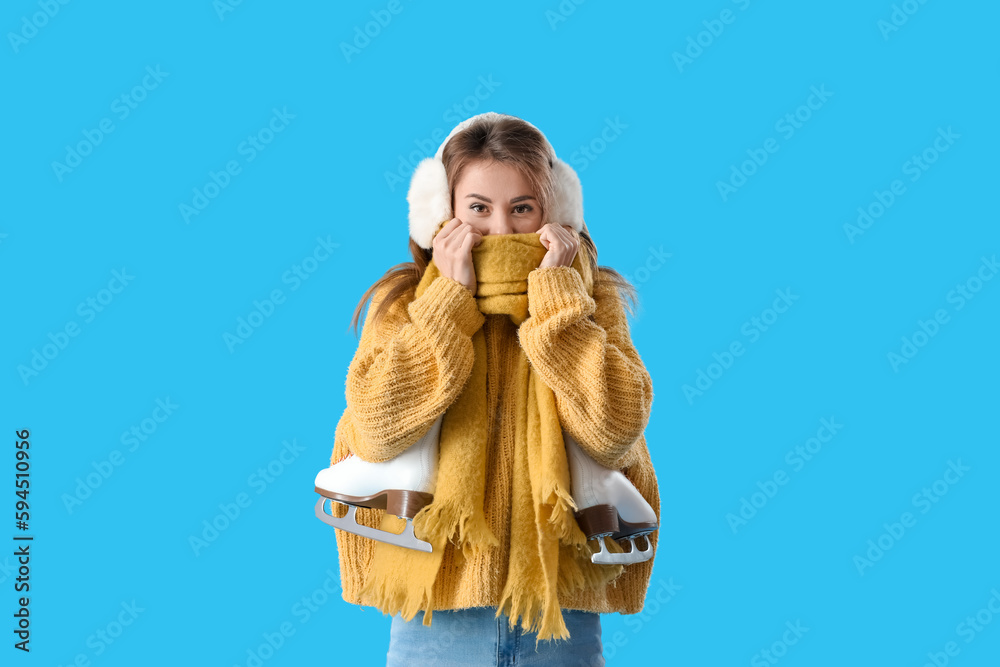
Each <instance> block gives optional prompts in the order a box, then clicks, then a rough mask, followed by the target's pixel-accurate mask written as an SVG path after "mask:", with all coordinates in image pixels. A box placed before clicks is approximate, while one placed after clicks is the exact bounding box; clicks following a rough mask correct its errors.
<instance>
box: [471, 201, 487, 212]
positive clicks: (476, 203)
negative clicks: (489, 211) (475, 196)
mask: <svg viewBox="0 0 1000 667" xmlns="http://www.w3.org/2000/svg"><path fill="white" fill-rule="evenodd" d="M477 206H480V207H482V210H481V209H479V208H476V207H477ZM469 208H471V209H472V210H473V211H475V212H476V213H484V212H485V209H486V205H485V204H480V203H479V202H474V203H472V204H469Z"/></svg>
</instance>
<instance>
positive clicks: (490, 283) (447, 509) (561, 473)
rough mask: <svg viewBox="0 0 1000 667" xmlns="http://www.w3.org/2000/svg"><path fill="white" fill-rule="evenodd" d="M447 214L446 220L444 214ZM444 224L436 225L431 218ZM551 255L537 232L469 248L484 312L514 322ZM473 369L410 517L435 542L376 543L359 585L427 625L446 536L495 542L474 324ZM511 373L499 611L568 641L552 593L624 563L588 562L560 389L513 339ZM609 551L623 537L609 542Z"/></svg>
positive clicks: (582, 255) (430, 276) (541, 635)
mask: <svg viewBox="0 0 1000 667" xmlns="http://www.w3.org/2000/svg"><path fill="white" fill-rule="evenodd" d="M442 224H444V223H442ZM438 229H439V230H440V226H439V228H438ZM545 253H546V248H545V246H543V245H542V243H541V241H540V240H539V238H538V234H534V233H528V234H501V235H487V236H484V237H483V240H482V242H481V243H480V244H479V245H478V246H476V247H474V248H473V249H472V260H473V265H474V267H475V271H476V279H477V282H478V287H477V295H476V302H477V305H478V307H479V310H480V311H481V312H482V313H483V314H484V315H489V314H506V315H509V316H510V318H511V320H512V321H513V322H514V324H516V325H518V326H520V324H521V322H523V321H524V320H525V319H527V318H528V294H527V291H528V273H529V272H530V271H532V270H533V269H535V268H537V267H538V265H539V264H540V263H541V260H542V257H544V255H545ZM572 267H573V268H574V269H576V270H577V271H579V272H580V275H581V276H582V277H583V281H584V284H585V285H586V287H587V293H588V294H591V295H593V276H592V275H591V269H590V263H589V261H588V257H587V256H586V251H585V249H584V246H583V245H581V246H580V250H579V252H578V253H577V255H576V257H575V258H574V260H573V264H572ZM440 275H441V272H440V270H439V269H438V267H437V265H436V264H435V262H434V260H433V258H432V259H431V261H430V263H429V264H428V266H427V269H426V271H425V273H424V275H423V277H422V279H421V280H420V282H419V283H418V285H417V288H416V293H415V297H419V296H420V295H421V294H423V292H424V290H426V289H427V288H428V287H429V286H430V284H431V282H432V281H433V280H434V279H435V278H437V277H438V276H440ZM472 343H473V349H474V351H475V361H474V363H473V368H472V373H471V375H470V377H469V379H468V381H467V383H466V385H465V387H464V388H463V390H462V392H461V394H459V396H458V398H457V399H456V401H455V402H454V403H453V404H452V405H451V406H450V407H449V408H448V410H447V411H446V412H445V415H444V419H443V420H442V424H441V438H440V446H439V462H438V476H437V486H436V488H435V489H434V500H433V501H432V502H431V503H430V504H429V505H427V506H426V507H424V508H423V509H422V510H420V512H418V513H417V515H416V516H415V517H414V521H413V524H414V532H415V535H416V536H417V537H418V538H420V539H424V540H427V541H428V542H430V543H431V545H432V546H433V549H434V550H433V552H431V553H425V552H420V551H416V550H413V549H405V548H402V547H399V546H396V545H392V544H387V543H384V542H376V545H375V551H374V557H373V559H372V563H371V568H370V570H369V575H368V579H367V581H366V582H365V586H364V588H363V589H362V591H361V598H362V600H364V604H370V605H371V606H374V607H377V608H378V609H380V610H381V611H382V612H383V613H387V614H393V615H394V614H397V613H400V614H401V615H402V617H403V619H404V620H407V621H409V620H411V619H412V618H413V617H414V616H415V615H416V613H417V612H418V611H419V610H420V609H423V610H424V624H425V625H430V624H431V616H432V612H433V609H434V606H435V601H434V597H433V594H432V593H433V585H434V580H435V578H436V577H437V574H438V571H439V570H440V566H441V560H442V556H443V554H444V548H445V544H446V543H447V542H448V541H449V540H450V539H452V538H453V536H455V535H456V534H457V542H456V544H457V547H459V548H461V549H462V553H463V554H464V555H465V556H466V557H467V558H470V557H472V556H474V555H475V553H476V552H477V551H478V550H480V549H489V548H495V547H497V546H498V544H499V542H498V540H497V538H496V536H495V535H494V534H493V533H492V531H491V530H490V528H489V525H488V524H487V522H486V517H485V514H484V509H483V503H484V498H485V487H486V460H487V444H488V442H489V433H488V432H487V431H488V426H487V407H486V339H485V334H484V333H483V329H482V328H480V329H479V330H478V331H476V333H475V334H474V335H473V337H472ZM519 352H520V354H519V356H518V360H517V365H516V369H517V370H516V373H515V375H514V380H513V382H514V387H515V389H514V394H515V395H514V397H513V398H514V401H515V407H514V410H515V415H516V419H517V422H516V426H515V443H514V463H513V465H514V468H513V479H514V482H513V489H512V501H511V502H512V507H511V528H510V530H511V534H510V560H509V561H508V567H507V581H506V584H505V587H504V590H503V594H502V595H501V600H500V603H499V605H498V608H497V613H496V615H497V616H500V614H501V613H507V614H508V616H509V617H510V628H511V629H513V628H514V627H515V625H516V619H517V618H518V617H520V618H521V626H522V628H523V629H524V630H526V631H531V632H537V633H538V638H537V640H536V644H537V642H538V641H541V640H543V639H553V638H557V639H567V638H569V631H568V630H567V628H566V624H565V622H564V620H563V617H562V612H561V610H560V607H559V594H560V593H562V594H566V593H570V592H572V591H575V590H578V589H581V588H587V589H595V588H600V587H603V586H606V585H607V584H608V583H609V582H611V581H613V580H614V579H615V578H616V577H617V576H618V575H619V574H621V572H622V566H621V565H596V564H594V563H591V562H590V556H591V554H592V553H593V552H594V548H593V547H592V546H591V544H589V543H588V541H587V539H586V535H584V533H583V532H582V531H581V530H580V528H579V526H578V525H577V523H576V519H575V518H574V516H573V510H574V509H577V508H576V506H575V504H574V502H573V498H572V496H571V495H570V479H569V464H568V462H567V458H566V449H565V445H564V443H563V438H562V428H561V427H560V424H559V417H558V414H557V412H556V405H555V396H554V394H553V393H552V390H551V389H550V388H549V387H548V386H546V385H545V383H544V382H543V381H542V379H541V377H540V376H539V375H538V374H537V373H536V372H535V371H534V369H533V368H532V367H531V365H530V364H529V363H528V359H527V357H526V355H525V354H524V350H522V349H520V348H519ZM404 525H405V524H404V522H403V521H402V520H401V519H399V518H398V517H395V516H393V515H389V514H386V515H384V516H383V518H382V522H381V525H380V528H381V529H382V530H389V531H391V532H399V530H400V529H401V528H402V527H403V526H404ZM608 544H609V547H610V548H611V550H612V551H617V552H620V551H621V547H619V546H618V545H617V543H615V542H614V540H608Z"/></svg>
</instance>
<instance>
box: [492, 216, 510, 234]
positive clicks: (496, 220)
mask: <svg viewBox="0 0 1000 667" xmlns="http://www.w3.org/2000/svg"><path fill="white" fill-rule="evenodd" d="M489 232H490V234H513V233H514V225H513V224H512V221H511V219H510V214H509V213H506V212H503V211H494V212H493V215H491V216H490V221H489Z"/></svg>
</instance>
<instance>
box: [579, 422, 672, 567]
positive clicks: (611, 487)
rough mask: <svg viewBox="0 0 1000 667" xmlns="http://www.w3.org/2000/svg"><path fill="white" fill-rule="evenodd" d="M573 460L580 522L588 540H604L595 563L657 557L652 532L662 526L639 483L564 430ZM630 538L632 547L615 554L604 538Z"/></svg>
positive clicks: (621, 562)
mask: <svg viewBox="0 0 1000 667" xmlns="http://www.w3.org/2000/svg"><path fill="white" fill-rule="evenodd" d="M563 441H564V442H565V443H566V454H567V458H568V459H569V472H570V483H571V485H572V491H571V493H572V495H573V500H574V501H575V502H576V505H577V507H578V508H580V509H579V510H577V512H576V513H575V514H576V521H577V523H578V524H579V525H580V529H581V530H582V531H583V532H584V533H585V534H586V535H587V539H588V540H592V539H596V540H598V542H600V545H601V550H600V552H599V553H596V554H594V555H593V556H592V557H591V559H590V560H591V561H592V562H594V563H602V564H607V565H617V564H624V565H628V564H630V563H642V562H643V561H647V560H649V559H650V558H652V557H653V544H652V543H651V542H650V541H649V537H648V535H649V534H650V533H652V532H653V531H654V530H656V529H657V528H658V527H659V525H658V524H657V521H656V513H655V512H654V511H653V508H652V507H650V505H649V503H647V502H646V499H645V498H643V497H642V495H641V494H640V493H639V491H638V490H637V489H636V488H635V486H634V485H633V484H632V482H630V481H629V480H628V478H627V477H625V475H623V474H622V473H621V472H620V471H618V470H611V469H609V468H605V467H604V466H602V465H600V464H598V463H597V462H596V461H594V459H592V458H590V456H588V455H587V453H586V452H584V451H583V449H581V448H580V445H579V444H578V443H577V442H576V440H574V439H573V437H572V436H571V435H570V434H569V433H567V432H566V431H563ZM605 536H608V537H611V538H612V539H614V540H624V539H627V540H628V541H629V543H630V544H631V545H632V550H631V551H629V552H626V553H620V554H618V553H611V552H610V551H608V548H607V545H605V544H604V537H605ZM638 537H642V538H643V541H644V542H645V543H646V548H645V549H644V550H640V549H639V548H638V547H637V546H636V544H635V540H636V538H638Z"/></svg>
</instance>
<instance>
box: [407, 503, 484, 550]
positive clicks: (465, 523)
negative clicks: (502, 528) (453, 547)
mask: <svg viewBox="0 0 1000 667" xmlns="http://www.w3.org/2000/svg"><path fill="white" fill-rule="evenodd" d="M413 529H414V534H416V533H418V532H419V533H422V535H423V537H422V538H421V539H426V540H427V541H428V542H430V543H431V544H444V543H445V542H448V541H449V540H451V539H452V537H453V536H454V535H455V534H456V533H457V535H458V538H457V540H456V542H457V545H458V546H459V547H461V549H462V555H463V556H465V557H466V558H472V557H474V556H475V554H476V552H478V551H480V550H484V549H486V548H488V547H498V546H500V540H498V539H497V537H496V535H494V534H493V531H492V530H490V527H489V525H487V523H486V517H485V516H483V514H481V513H476V512H474V511H472V510H469V509H467V508H465V507H462V506H460V505H458V504H457V503H455V502H452V501H447V502H431V504H430V505H428V506H426V507H424V508H423V509H422V510H420V511H419V512H418V513H417V515H416V516H415V517H413Z"/></svg>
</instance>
